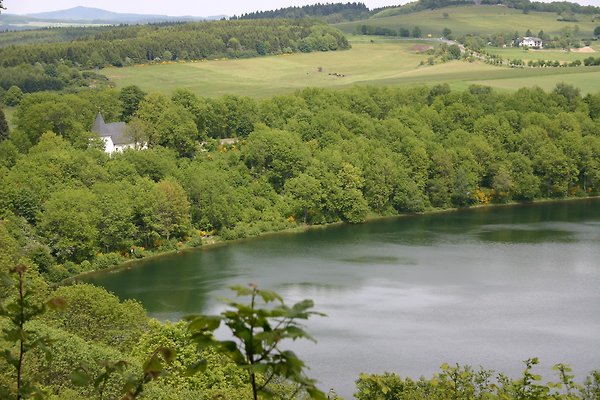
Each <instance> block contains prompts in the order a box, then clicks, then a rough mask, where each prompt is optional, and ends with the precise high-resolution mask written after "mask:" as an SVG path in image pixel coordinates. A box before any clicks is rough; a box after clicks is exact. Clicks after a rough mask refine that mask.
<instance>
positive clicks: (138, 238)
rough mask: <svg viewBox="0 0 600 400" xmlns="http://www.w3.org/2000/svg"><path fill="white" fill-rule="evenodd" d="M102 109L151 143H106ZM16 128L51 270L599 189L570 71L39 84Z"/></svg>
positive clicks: (28, 220)
mask: <svg viewBox="0 0 600 400" xmlns="http://www.w3.org/2000/svg"><path fill="white" fill-rule="evenodd" d="M97 112H101V113H102V114H103V116H104V117H105V119H106V120H107V121H117V120H124V121H130V122H129V128H128V132H129V134H130V135H131V136H132V137H135V138H136V141H137V142H146V143H148V145H149V149H147V150H140V151H133V150H130V151H126V152H124V153H122V154H114V155H113V156H112V157H109V156H107V155H106V154H105V153H104V152H103V151H102V145H101V143H99V142H98V141H94V140H92V141H90V134H89V131H90V128H91V125H92V123H93V121H94V117H95V115H96V113H97ZM15 125H16V127H15V129H14V130H12V131H11V132H10V133H9V135H4V136H3V137H4V138H6V139H5V140H3V141H2V142H0V163H1V164H0V165H1V167H0V217H2V218H4V219H5V221H6V222H5V223H6V224H7V226H10V227H11V229H12V230H13V231H14V232H15V234H17V232H19V233H18V236H19V237H22V238H28V252H29V253H28V254H29V256H31V257H34V258H35V259H36V260H38V261H39V263H40V264H39V265H40V271H41V273H42V274H43V275H44V276H45V277H46V278H47V279H49V280H51V281H60V280H61V279H64V278H66V277H68V276H70V275H72V274H76V273H79V272H83V271H87V270H92V269H102V268H105V267H107V266H110V265H113V264H117V263H120V262H122V261H123V260H125V259H127V258H130V257H143V256H145V255H146V254H148V252H149V251H164V250H169V249H176V248H178V247H181V246H184V245H185V243H188V244H189V245H198V244H200V243H201V242H202V240H203V236H206V235H217V236H218V237H220V238H222V239H235V238H242V237H246V236H252V235H257V234H260V233H261V232H267V231H274V230H281V229H286V228H291V227H294V226H297V225H298V224H323V223H330V222H336V221H346V222H351V223H358V222H362V221H364V220H365V219H366V218H368V217H369V216H370V215H395V214H399V213H406V212H421V211H426V210H430V209H436V208H437V209H440V208H441V209H444V208H449V207H465V206H472V205H478V204H488V203H505V202H509V201H523V200H524V201H528V200H533V199H536V198H540V197H543V198H563V197H570V196H587V195H591V194H598V192H599V191H600V136H599V135H598V132H600V129H599V127H600V95H588V96H587V97H586V98H582V97H581V96H580V94H579V92H578V90H576V89H574V88H573V87H571V86H568V85H563V84H561V85H559V86H557V87H556V89H555V90H554V91H553V92H552V93H545V92H543V91H542V90H541V89H521V90H519V91H517V92H516V93H514V94H504V93H496V92H494V91H492V90H491V89H489V88H485V87H479V86H473V87H471V88H470V89H469V90H468V91H466V92H464V93H461V92H452V91H450V90H449V88H448V87H447V86H445V85H440V86H435V87H433V88H427V87H418V88H411V89H392V88H372V87H362V88H360V87H359V88H354V89H351V90H346V91H341V92H336V91H329V90H321V89H305V90H303V91H300V92H298V93H297V94H295V95H289V96H278V97H274V98H270V99H266V100H254V99H251V98H245V97H237V96H225V97H222V98H219V99H208V98H199V97H196V96H195V95H194V94H192V93H190V92H188V91H186V90H177V91H176V92H175V93H174V94H173V96H172V97H171V98H169V97H166V96H165V95H162V94H159V93H149V94H144V93H143V92H141V91H140V90H139V89H137V88H135V87H129V88H125V89H123V90H122V91H120V92H119V91H116V90H103V91H86V92H82V93H80V94H66V95H61V94H52V93H38V94H30V95H25V96H24V97H23V98H22V100H21V103H20V106H19V108H18V110H17V113H16V115H15ZM221 138H234V140H230V141H227V142H225V143H224V144H220V142H219V139H221Z"/></svg>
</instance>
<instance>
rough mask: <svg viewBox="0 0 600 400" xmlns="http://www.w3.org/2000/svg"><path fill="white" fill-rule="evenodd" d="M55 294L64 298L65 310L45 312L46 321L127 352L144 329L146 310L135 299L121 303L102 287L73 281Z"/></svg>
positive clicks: (82, 336) (145, 327)
mask: <svg viewBox="0 0 600 400" xmlns="http://www.w3.org/2000/svg"><path fill="white" fill-rule="evenodd" d="M55 295H56V296H58V297H60V298H62V299H64V300H65V302H66V307H65V312H64V313H57V312H50V313H48V315H47V316H46V321H47V323H48V324H49V325H51V326H54V327H56V328H60V329H62V330H65V331H67V332H70V333H72V334H75V335H77V336H79V337H81V338H83V339H86V340H90V341H95V342H98V343H103V344H105V345H108V346H110V347H112V348H115V349H118V350H120V351H123V352H124V353H126V352H128V351H129V350H130V349H131V347H132V346H133V345H134V344H135V343H137V341H138V338H139V337H140V335H141V334H142V333H143V332H144V331H145V330H146V329H147V316H146V312H145V310H144V309H143V308H142V306H141V305H140V304H139V303H138V302H136V301H133V300H126V301H124V302H122V303H121V302H120V301H119V299H118V298H117V297H116V296H115V295H113V294H111V293H108V292H107V291H106V290H105V289H102V288H99V287H95V286H93V285H89V284H76V285H73V286H62V287H60V288H58V289H57V290H56V291H55ZM91 327H94V328H93V329H91Z"/></svg>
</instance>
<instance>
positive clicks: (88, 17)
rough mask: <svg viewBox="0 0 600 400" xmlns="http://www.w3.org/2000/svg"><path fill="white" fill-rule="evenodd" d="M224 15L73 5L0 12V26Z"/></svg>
mask: <svg viewBox="0 0 600 400" xmlns="http://www.w3.org/2000/svg"><path fill="white" fill-rule="evenodd" d="M223 17H225V16H224V15H215V16H209V17H196V16H189V15H186V16H175V17H174V16H168V15H148V14H123V13H116V12H112V11H107V10H102V9H100V8H90V7H74V8H70V9H68V10H59V11H50V12H43V13H35V14H27V15H13V14H4V13H3V14H0V27H4V28H5V29H11V28H12V29H35V28H42V27H47V26H56V25H57V24H110V25H116V24H147V23H154V22H174V21H202V20H215V19H221V18H223Z"/></svg>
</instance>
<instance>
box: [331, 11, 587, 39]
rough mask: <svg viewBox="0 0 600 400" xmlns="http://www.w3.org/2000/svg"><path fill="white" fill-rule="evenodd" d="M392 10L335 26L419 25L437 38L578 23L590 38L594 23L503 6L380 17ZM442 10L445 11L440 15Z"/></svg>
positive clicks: (553, 31) (553, 30) (550, 30)
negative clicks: (446, 32) (447, 34)
mask: <svg viewBox="0 0 600 400" xmlns="http://www.w3.org/2000/svg"><path fill="white" fill-rule="evenodd" d="M390 11H393V10H387V11H383V12H381V13H380V14H376V15H375V16H373V17H371V18H369V19H367V20H363V21H353V22H345V23H340V24H336V25H334V26H336V27H337V28H339V29H341V30H342V31H344V32H346V33H354V32H356V28H357V27H358V26H360V25H363V24H364V25H371V26H380V27H385V28H390V29H395V30H398V28H400V27H402V28H409V29H411V28H412V27H414V26H419V27H420V28H421V31H422V33H423V36H427V35H432V36H433V37H440V36H441V34H442V30H443V29H444V28H445V27H447V28H449V29H450V30H452V33H453V34H454V35H466V34H469V33H471V34H486V35H487V34H493V33H496V32H507V33H511V34H512V33H514V32H515V31H517V32H519V33H520V34H521V35H525V32H526V31H527V29H530V30H531V32H532V33H533V34H534V35H537V34H538V32H539V31H540V30H543V31H544V32H545V33H547V34H550V35H560V33H561V31H562V29H564V28H565V27H571V28H573V27H574V26H575V25H577V26H579V32H580V35H581V36H583V37H590V38H591V37H593V32H594V28H595V27H596V26H598V22H597V21H596V22H593V21H592V17H593V15H583V14H580V15H577V19H578V21H577V22H563V21H557V20H556V18H557V14H555V13H546V12H544V13H541V12H530V13H529V14H524V13H523V11H522V10H515V9H512V8H508V7H505V6H496V5H493V6H492V5H488V6H455V7H445V8H442V9H438V10H426V11H419V12H416V13H412V14H406V15H396V16H389V17H380V16H381V15H385V14H386V13H389V12H390ZM444 13H447V14H448V17H447V18H444Z"/></svg>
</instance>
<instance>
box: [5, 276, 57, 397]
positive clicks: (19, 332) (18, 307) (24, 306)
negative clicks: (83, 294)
mask: <svg viewBox="0 0 600 400" xmlns="http://www.w3.org/2000/svg"><path fill="white" fill-rule="evenodd" d="M26 271H27V267H26V266H25V265H22V264H20V265H17V266H16V267H15V268H13V269H11V271H10V272H11V273H12V274H14V275H16V280H15V281H14V283H13V285H14V288H15V291H16V295H15V299H14V300H12V301H8V302H3V303H0V317H2V318H6V319H8V321H9V324H8V326H6V327H5V328H4V329H3V330H2V339H3V340H4V341H5V342H6V343H9V344H10V345H14V347H16V349H15V348H6V349H3V352H2V353H1V354H0V356H1V357H2V358H3V359H4V360H5V361H6V362H7V363H8V364H9V365H10V366H11V367H12V368H14V372H15V375H16V379H15V381H16V390H15V391H16V398H17V399H26V398H43V396H44V391H43V390H42V388H40V387H39V386H38V385H36V384H35V382H34V381H33V380H31V379H28V378H26V376H25V374H24V365H23V362H24V359H25V355H26V353H29V352H31V351H32V350H34V349H38V350H41V351H42V352H43V353H44V354H45V358H46V359H47V360H50V359H51V358H52V353H51V352H50V349H49V345H50V339H49V338H48V337H46V336H44V335H40V334H39V333H38V332H37V331H36V330H32V329H29V327H28V326H26V324H27V323H28V322H30V321H32V320H33V319H35V318H36V317H38V316H40V315H43V314H44V313H45V312H46V309H47V307H51V308H55V309H61V308H63V307H64V301H63V300H62V299H58V298H54V299H51V300H50V301H48V302H47V303H45V304H40V303H39V302H38V301H36V300H35V298H34V296H33V292H32V291H30V290H29V288H28V284H27V281H26V279H25V272H26ZM0 278H1V279H2V280H3V282H6V283H5V284H6V285H7V286H8V285H10V284H11V283H10V279H11V278H10V277H9V276H8V275H7V274H5V273H2V275H1V276H0ZM11 347H12V346H11Z"/></svg>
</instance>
